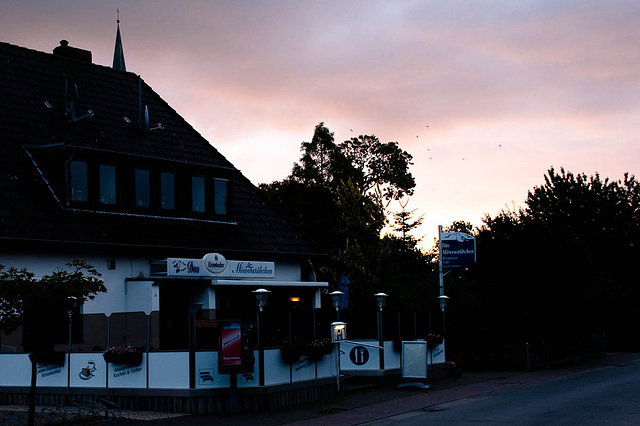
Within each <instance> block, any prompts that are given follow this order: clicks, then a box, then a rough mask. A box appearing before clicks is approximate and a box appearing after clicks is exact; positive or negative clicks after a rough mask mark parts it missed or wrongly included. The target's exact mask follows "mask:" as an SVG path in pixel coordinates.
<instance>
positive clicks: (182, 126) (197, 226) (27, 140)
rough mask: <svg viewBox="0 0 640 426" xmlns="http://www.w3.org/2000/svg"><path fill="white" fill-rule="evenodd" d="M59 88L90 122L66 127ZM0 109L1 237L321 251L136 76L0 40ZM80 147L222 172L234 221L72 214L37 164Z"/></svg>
mask: <svg viewBox="0 0 640 426" xmlns="http://www.w3.org/2000/svg"><path fill="white" fill-rule="evenodd" d="M65 85H66V86H67V91H66V93H67V101H68V100H69V99H72V98H74V99H75V88H76V87H77V90H78V95H79V96H78V98H77V100H76V105H75V113H76V115H77V116H82V115H85V114H89V110H91V111H92V112H93V117H92V118H88V117H87V118H84V119H81V120H79V121H76V122H70V120H69V117H68V116H65ZM139 88H140V89H141V91H140V90H139ZM140 94H141V98H142V105H147V106H148V110H149V116H150V122H151V125H150V127H155V126H157V123H162V127H163V128H162V129H157V130H152V131H149V130H147V131H145V130H141V129H140V126H139V122H140V118H142V122H144V115H143V114H144V113H143V112H142V113H141V108H140V105H141V103H140V100H139V99H140V98H139V96H140ZM0 110H1V111H2V113H1V114H0V150H1V155H0V240H4V241H5V242H7V241H8V240H13V241H34V242H54V243H55V242H68V243H82V244H96V245H109V246H129V247H132V246H133V247H136V246H138V247H147V248H174V249H185V250H201V251H206V252H213V251H219V252H226V251H233V252H258V253H273V254H292V255H311V254H317V251H316V250H315V248H314V247H312V246H311V245H310V244H309V243H308V242H307V241H306V240H305V239H304V238H303V237H301V235H300V234H299V233H298V232H296V231H295V230H294V229H293V228H292V227H291V226H289V225H288V224H287V223H285V221H284V219H283V218H282V216H281V215H280V214H279V213H278V212H276V211H275V210H274V209H273V208H272V207H271V206H270V205H268V203H267V202H266V201H265V199H263V197H262V196H261V194H260V192H259V191H258V189H257V188H256V187H255V186H254V185H252V184H251V183H250V182H249V181H248V180H247V179H246V178H245V177H244V176H242V174H241V173H240V172H239V171H238V170H237V169H236V168H235V167H234V166H233V165H232V164H231V163H230V162H229V161H228V160H227V159H226V158H225V157H224V156H222V155H221V154H220V153H219V152H218V151H217V150H216V149H215V148H214V147H213V146H211V145H210V144H209V143H208V142H207V141H206V140H205V139H204V138H203V137H202V136H201V135H200V134H199V133H198V132H196V131H195V130H194V129H193V128H192V127H191V126H190V125H189V124H188V123H187V122H186V121H185V120H184V119H183V118H182V117H181V116H180V115H179V114H178V113H177V112H176V111H174V110H173V109H172V108H171V107H170V106H169V105H168V104H167V103H166V102H164V101H163V100H162V99H161V98H160V96H158V94H156V93H155V92H154V91H153V89H151V87H149V86H148V85H147V84H146V83H145V82H144V81H143V80H142V79H140V77H139V76H137V75H135V74H133V73H129V72H123V71H118V70H114V69H112V68H109V67H105V66H100V65H95V64H92V63H89V62H87V61H81V60H74V59H69V58H67V57H63V56H59V55H57V54H56V55H53V54H48V53H44V52H38V51H35V50H30V49H26V48H23V47H19V46H14V45H10V44H7V43H2V42H0ZM141 116H142V117H141ZM125 117H126V119H125ZM76 150H78V151H84V152H93V155H112V156H114V155H115V156H121V157H126V158H128V159H129V160H128V161H129V162H135V161H136V159H144V161H160V162H164V164H171V165H173V166H174V168H180V167H182V168H184V169H186V170H189V169H188V168H189V167H200V166H201V167H203V168H206V169H207V170H209V169H211V170H217V171H220V172H221V173H224V174H225V176H228V177H229V178H230V180H231V181H232V186H233V187H232V197H231V200H232V206H231V211H232V214H231V215H230V217H229V218H228V220H225V221H216V220H213V219H210V220H199V219H194V218H179V217H162V216H160V215H155V216H151V215H143V214H136V213H135V212H127V211H112V212H105V211H92V210H90V209H77V208H75V209H74V208H72V207H69V206H67V205H66V203H65V202H64V200H61V199H60V198H61V197H60V195H61V194H60V191H59V190H58V191H55V190H52V189H51V187H52V185H53V184H52V183H51V182H50V176H48V174H47V172H46V171H43V170H42V168H41V167H36V164H38V165H39V160H38V159H46V158H56V155H57V156H58V157H60V158H61V159H62V160H64V159H67V158H68V157H69V153H70V152H72V151H73V152H75V151H76ZM63 153H65V156H63V155H62V154H63ZM132 159H133V160H132ZM62 160H60V163H61V164H63V163H64V161H62ZM63 192H64V191H63ZM54 194H56V195H57V197H58V199H56V196H54ZM62 196H64V194H62ZM5 247H6V246H5Z"/></svg>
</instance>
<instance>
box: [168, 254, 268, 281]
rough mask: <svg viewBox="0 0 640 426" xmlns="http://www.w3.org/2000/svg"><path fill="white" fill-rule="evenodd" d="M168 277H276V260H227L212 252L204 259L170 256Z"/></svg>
mask: <svg viewBox="0 0 640 426" xmlns="http://www.w3.org/2000/svg"><path fill="white" fill-rule="evenodd" d="M167 276H168V277H194V278H196V277H218V278H260V279H263V278H274V277H275V263H274V262H254V261H247V260H226V259H225V258H224V257H223V256H222V255H220V254H217V253H210V254H207V255H206V256H204V257H203V258H202V259H185V258H178V257H170V258H168V259H167Z"/></svg>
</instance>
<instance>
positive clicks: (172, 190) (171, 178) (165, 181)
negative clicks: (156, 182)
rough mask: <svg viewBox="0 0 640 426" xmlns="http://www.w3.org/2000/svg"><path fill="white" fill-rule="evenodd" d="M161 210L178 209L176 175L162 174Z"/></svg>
mask: <svg viewBox="0 0 640 426" xmlns="http://www.w3.org/2000/svg"><path fill="white" fill-rule="evenodd" d="M160 208H161V209H162V210H175V209H176V175H175V174H174V173H169V172H162V173H160Z"/></svg>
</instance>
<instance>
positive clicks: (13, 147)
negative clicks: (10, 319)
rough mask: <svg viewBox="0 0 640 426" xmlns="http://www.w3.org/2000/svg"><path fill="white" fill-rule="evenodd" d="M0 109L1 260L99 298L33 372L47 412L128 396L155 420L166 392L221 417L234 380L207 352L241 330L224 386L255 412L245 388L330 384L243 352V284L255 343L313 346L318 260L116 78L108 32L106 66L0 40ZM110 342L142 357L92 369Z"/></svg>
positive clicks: (5, 383) (2, 342) (137, 84)
mask: <svg viewBox="0 0 640 426" xmlns="http://www.w3.org/2000/svg"><path fill="white" fill-rule="evenodd" d="M0 108H1V109H2V111H3V112H2V114H0V152H1V155H0V264H3V265H6V266H15V267H18V268H22V267H26V268H27V269H29V270H30V271H33V272H35V273H36V275H37V276H42V275H44V274H49V273H51V272H52V271H53V270H55V269H56V268H59V267H62V266H64V264H65V263H67V262H69V261H70V260H71V259H76V258H80V259H85V260H86V261H87V262H88V263H90V264H92V265H94V266H95V267H96V268H97V269H98V270H99V271H100V272H101V273H102V278H103V279H104V281H105V285H106V287H107V289H108V292H107V293H105V294H98V295H97V297H96V298H95V300H91V301H88V302H87V303H86V304H85V305H84V306H83V307H81V308H80V312H79V313H78V315H77V318H76V317H74V318H75V319H74V320H73V321H72V323H71V325H70V329H73V331H72V332H71V331H70V332H69V338H70V339H71V340H72V345H70V346H69V348H68V347H67V344H66V343H65V342H66V340H65V341H63V342H59V343H60V344H59V345H57V346H56V350H58V351H59V352H65V353H66V356H65V358H64V362H63V363H62V364H52V365H48V364H42V365H41V364H38V386H39V393H40V394H44V395H56V397H55V398H53V399H50V401H56V402H57V403H60V401H61V400H60V398H71V395H75V396H77V395H85V396H87V397H89V396H90V397H92V398H97V397H103V398H104V397H112V398H115V399H118V401H119V402H120V404H121V406H122V407H127V406H131V405H132V404H133V403H134V402H132V401H137V402H136V403H137V404H140V401H141V399H140V398H142V399H144V401H145V402H144V404H143V407H147V408H149V407H151V405H153V404H156V408H161V409H162V407H157V404H158V401H160V400H161V398H167V397H171V398H174V399H173V400H172V401H173V402H172V403H171V404H173V405H172V407H174V408H173V409H175V407H176V406H178V405H180V404H182V410H183V411H196V409H195V408H194V407H195V405H194V404H196V403H194V402H193V401H194V400H195V399H198V398H200V400H199V401H200V402H199V403H200V404H202V398H204V399H205V400H206V402H205V404H209V405H211V404H213V407H214V411H215V407H218V410H221V408H220V407H221V406H224V407H226V408H228V406H227V405H225V404H227V403H228V401H229V396H228V391H229V386H232V387H233V384H232V383H231V381H232V380H234V379H233V377H236V375H235V374H231V375H229V374H228V373H229V372H232V373H234V372H235V371H236V370H234V367H233V366H225V365H224V362H223V359H222V358H223V357H222V355H220V356H219V353H220V351H221V349H222V347H223V345H224V342H223V340H221V339H222V337H221V336H222V335H223V333H228V332H230V333H232V334H233V333H238V334H237V336H240V334H242V339H243V340H242V341H243V342H245V343H246V345H245V346H247V348H248V349H249V357H248V358H247V359H246V360H245V358H243V360H242V363H243V364H245V365H243V366H242V374H239V375H238V376H237V377H238V383H237V385H238V387H239V388H247V389H248V390H247V392H248V394H247V395H249V394H251V392H253V394H251V395H254V396H253V397H254V398H255V395H258V394H259V395H262V396H261V397H260V398H261V399H260V398H259V399H260V401H261V402H260V403H258V404H257V405H256V407H255V408H264V407H265V404H271V406H272V407H273V406H278V404H277V403H274V402H273V401H271V402H268V401H267V400H268V398H267V397H266V396H265V395H266V392H263V393H260V391H259V390H260V389H262V388H263V387H264V386H280V387H282V386H287V385H289V384H292V383H300V382H309V383H311V382H313V386H316V387H317V386H320V387H321V386H327V387H328V389H333V387H334V386H335V380H336V378H335V363H333V361H330V360H326V362H321V361H319V360H317V361H311V360H307V359H304V361H297V360H295V361H289V362H284V361H282V360H280V358H279V357H278V356H276V355H274V354H275V353H277V354H279V351H278V352H273V353H271V352H269V351H268V350H267V354H266V355H262V352H261V351H255V354H254V350H253V349H254V347H256V344H255V340H252V338H251V335H252V334H255V326H256V324H255V322H256V321H255V320H256V307H255V302H254V300H255V294H253V292H255V290H257V289H267V290H269V291H270V292H271V293H270V298H269V305H268V308H267V309H266V310H265V312H264V315H265V316H266V320H265V321H266V322H267V323H268V324H267V325H268V326H269V327H265V329H264V330H263V334H264V333H266V334H264V335H263V336H262V339H263V340H262V346H264V344H265V343H267V344H268V345H274V347H277V345H281V344H282V343H283V342H284V341H286V340H287V339H288V340H290V341H291V340H293V339H292V334H295V335H296V336H297V337H300V336H305V338H306V339H308V340H310V339H315V338H316V337H317V336H316V327H315V326H316V324H318V323H319V322H318V321H319V317H317V315H319V312H320V310H319V308H320V306H321V299H322V291H321V290H322V289H323V288H325V287H327V285H328V284H327V283H325V282H316V281H315V276H314V274H313V271H312V270H311V269H310V267H309V265H310V262H309V260H310V259H314V258H317V257H318V256H322V255H323V254H322V253H319V252H318V250H316V249H315V248H314V247H313V246H312V245H311V244H310V243H309V242H308V241H307V240H305V239H304V238H303V237H302V236H301V235H300V234H299V233H298V232H297V231H296V230H295V229H294V228H293V227H292V226H290V225H289V224H288V223H287V222H286V221H285V220H284V219H283V217H282V216H281V215H280V214H279V213H278V212H277V211H276V210H274V209H273V208H272V207H271V206H270V205H269V204H268V203H267V202H266V200H265V199H264V198H263V197H262V195H261V193H260V192H259V190H258V189H257V188H256V187H255V186H254V185H253V184H252V183H251V182H249V180H248V179H247V178H245V177H244V176H243V175H242V174H241V173H240V172H239V171H238V169H236V168H235V167H234V166H233V165H232V164H231V163H230V162H229V161H228V160H227V159H226V158H225V157H224V156H223V155H222V154H221V153H220V152H218V151H217V150H216V149H215V148H214V147H213V146H212V145H211V144H209V143H208V142H207V141H206V140H205V139H204V138H203V137H202V136H201V135H200V134H199V133H198V132H197V131H196V130H194V129H193V128H192V127H191V126H190V125H189V124H188V123H187V122H186V121H185V120H184V119H183V118H182V117H181V116H180V115H179V114H178V113H177V112H176V111H175V110H174V109H173V108H171V106H169V105H168V104H167V103H166V102H165V101H164V100H162V98H161V97H160V96H159V95H158V94H157V93H155V92H154V91H153V89H152V88H151V87H150V86H149V85H148V84H147V83H145V81H144V80H143V79H142V78H141V77H140V76H138V75H136V74H134V73H131V72H127V71H125V66H124V55H123V50H122V41H121V38H120V33H119V27H118V34H117V38H116V49H115V55H114V66H113V68H110V67H106V66H101V65H96V64H93V63H92V59H91V52H90V51H88V50H83V49H79V48H76V47H72V46H70V45H69V43H68V42H67V41H65V40H63V41H61V42H60V46H58V47H56V48H55V49H54V51H53V54H49V53H44V52H39V51H35V50H30V49H27V48H24V47H19V46H15V45H11V44H7V43H0ZM292 301H293V302H292ZM292 303H295V307H296V309H295V311H294V310H292V307H293V305H292ZM296 315H297V316H298V317H296ZM39 320H40V321H43V322H45V321H47V318H40V319H39ZM322 327H326V328H327V329H328V323H327V324H325V325H322ZM287 328H288V332H287ZM234 336H235V335H234ZM21 337H22V330H18V331H16V332H15V333H13V334H12V335H0V358H2V359H1V360H0V395H5V396H6V395H19V394H21V393H23V392H25V387H26V386H28V383H29V379H30V374H29V372H30V368H29V367H28V365H29V361H28V357H27V354H26V352H25V350H24V347H23V346H22V340H21ZM245 339H247V340H246V341H245ZM120 346H123V347H128V346H131V347H132V349H134V350H135V352H138V353H141V354H142V356H141V357H140V359H139V360H137V361H135V362H128V363H122V362H113V361H110V360H109V359H106V358H103V353H104V352H105V351H106V350H107V348H108V347H120ZM69 349H70V350H69ZM245 355H246V354H245V353H244V352H243V355H242V356H243V357H245ZM254 355H255V356H254ZM265 356H266V361H265ZM229 359H231V358H229ZM254 359H259V361H260V362H258V361H256V362H255V363H253V360H254ZM332 359H333V358H332ZM247 360H248V361H247ZM245 361H246V363H245ZM264 362H266V363H267V367H264V368H260V366H261V364H263V363H264ZM295 362H304V364H299V365H294V363H295ZM227 367H228V368H227ZM225 368H226V370H225ZM238 371H240V370H238ZM323 380H324V381H323ZM325 382H326V383H325ZM298 387H299V386H298ZM285 390H286V389H285ZM331 392H332V391H329V392H325V394H326V395H329V394H331ZM269 393H270V394H273V395H275V394H276V393H277V392H276V393H274V391H270V392H269ZM241 394H242V393H241ZM134 395H135V397H134ZM273 395H272V397H271V398H273ZM249 397H250V396H247V398H249ZM16 398H18V397H16ZM56 398H58V399H56ZM135 398H137V399H135ZM194 398H195V399H194ZM216 398H217V399H216ZM225 398H226V399H225ZM154 401H155V402H154ZM176 401H178V402H176ZM185 401H186V402H185ZM220 401H223V402H220ZM224 401H227V402H224ZM67 402H68V401H67ZM176 404H177V405H176ZM274 404H275V405H274ZM226 408H223V409H222V410H223V411H224V410H225V409H226Z"/></svg>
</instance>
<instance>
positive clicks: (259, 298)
mask: <svg viewBox="0 0 640 426" xmlns="http://www.w3.org/2000/svg"><path fill="white" fill-rule="evenodd" d="M252 293H253V294H255V295H256V306H257V307H258V317H257V322H256V331H257V338H258V342H257V343H258V377H259V379H258V384H259V385H260V386H264V342H263V337H262V327H261V326H260V325H261V323H262V315H263V314H262V313H263V311H264V307H265V306H267V297H268V295H269V293H271V292H270V291H269V290H267V289H264V288H259V289H257V290H254V291H252Z"/></svg>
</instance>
